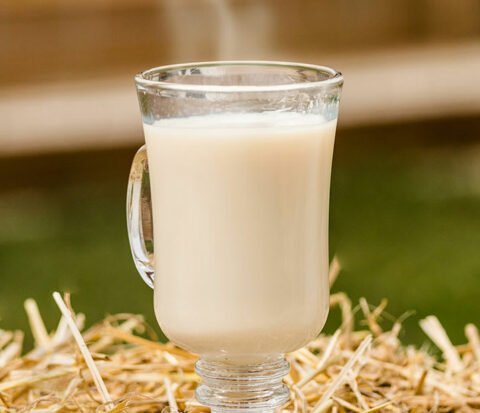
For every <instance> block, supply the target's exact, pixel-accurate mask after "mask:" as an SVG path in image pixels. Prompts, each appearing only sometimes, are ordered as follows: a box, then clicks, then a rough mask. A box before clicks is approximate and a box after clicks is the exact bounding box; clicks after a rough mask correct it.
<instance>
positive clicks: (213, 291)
mask: <svg viewBox="0 0 480 413" xmlns="http://www.w3.org/2000/svg"><path fill="white" fill-rule="evenodd" d="M335 126H336V121H329V122H326V121H323V120H322V118H321V117H319V116H315V115H302V114H296V113H284V114H282V113H262V114H224V115H209V116H204V117H191V118H188V119H185V118H183V119H164V120H160V121H157V122H155V123H154V124H152V125H148V124H145V125H144V131H145V138H146V144H147V153H148V163H149V171H150V186H151V194H152V208H153V221H154V244H155V270H156V271H155V272H156V274H158V276H157V277H156V280H155V289H154V295H155V312H156V315H157V319H158V321H159V324H160V326H161V328H162V330H163V331H164V332H165V334H166V335H167V336H168V337H169V338H170V339H171V340H173V341H174V342H175V343H177V344H178V345H180V346H182V347H184V348H186V349H189V350H191V351H193V352H195V353H199V354H203V355H204V356H207V357H210V358H222V359H225V360H229V361H231V362H258V361H261V360H262V359H263V358H267V357H268V356H271V355H272V354H282V353H285V352H289V351H293V350H295V349H298V348H299V347H301V346H302V345H304V344H306V343H307V342H308V341H310V340H311V339H313V338H314V337H315V336H316V335H317V334H318V333H319V332H320V330H321V329H322V327H323V325H324V323H325V320H326V317H327V313H328V308H329V302H328V300H329V293H328V276H327V272H328V268H327V266H328V231H327V226H328V209H329V208H328V207H329V187H330V185H329V184H330V170H331V163H332V153H333V145H334V136H335ZM212 349H215V351H212Z"/></svg>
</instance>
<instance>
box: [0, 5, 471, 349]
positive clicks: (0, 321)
mask: <svg viewBox="0 0 480 413" xmlns="http://www.w3.org/2000/svg"><path fill="white" fill-rule="evenodd" d="M212 59H270V60H273V59H281V60H298V61H304V62H309V63H317V64H323V65H328V66H332V67H334V68H336V69H339V70H341V71H342V72H343V73H344V75H345V86H344V95H343V100H342V104H341V115H340V120H339V130H338V134H337V142H336V152H335V157H334V158H335V159H334V169H333V177H332V204H331V235H330V238H331V255H332V256H333V254H337V256H338V257H339V259H340V262H341V264H342V267H343V271H342V273H341V275H340V276H339V279H338V280H337V282H336V284H335V287H334V290H335V291H346V292H347V293H348V294H349V295H350V296H351V297H352V299H354V300H356V299H358V297H361V296H365V297H366V298H367V299H368V300H369V301H370V302H371V303H372V304H378V303H379V301H380V300H381V299H382V298H383V297H386V298H388V300H389V306H388V308H387V310H388V311H389V313H391V314H392V315H394V316H400V315H402V314H403V313H405V312H406V311H407V310H415V315H414V316H412V317H410V318H409V319H408V320H407V321H406V332H404V333H403V338H404V339H405V340H406V341H407V342H414V343H418V344H421V343H422V342H423V340H424V336H423V335H422V333H421V331H420V329H419V327H418V325H417V322H418V319H419V317H424V316H426V315H428V314H435V315H437V316H438V317H439V318H440V320H441V322H442V323H443V324H444V325H445V326H446V328H447V330H448V332H449V335H450V336H451V338H452V340H453V341H454V342H459V341H461V340H462V339H463V326H464V325H465V323H467V322H476V323H479V322H480V299H478V296H479V292H480V2H479V1H478V0H457V1H455V2H453V1H450V0H392V1H389V2H385V1H383V0H370V1H368V2H365V1H360V0H336V1H333V0H330V1H323V0H322V1H321V0H298V1H291V0H116V1H113V0H83V1H81V2H74V1H71V0H43V1H41V2H39V1H36V0H23V1H13V0H10V1H8V0H7V1H4V2H2V4H1V6H0V61H1V62H2V63H1V65H0V328H3V329H11V328H22V329H28V324H27V318H26V316H25V315H24V311H23V301H24V300H25V299H26V298H27V297H34V298H35V299H36V300H37V301H38V303H39V305H40V309H41V311H42V314H43V315H44V318H45V321H46V323H47V325H48V326H49V327H50V328H53V327H54V326H55V325H56V322H57V320H58V318H59V314H58V309H57V308H56V307H55V304H54V303H53V300H52V299H51V293H52V291H54V290H59V291H67V290H68V291H71V292H72V293H73V297H72V301H73V305H74V308H75V309H76V310H77V311H82V312H84V313H86V315H87V320H89V321H90V322H91V323H92V322H94V321H98V320H99V319H101V318H102V317H103V316H104V315H105V314H107V313H115V312H138V313H142V314H144V315H145V316H146V317H147V319H148V320H150V321H151V322H152V324H156V323H155V322H154V317H153V311H152V292H151V291H150V290H149V288H148V287H147V286H146V285H145V284H144V283H143V282H142V281H141V279H140V278H139V276H138V275H137V273H136V271H135V269H134V265H133V262H132V259H131V256H130V251H129V247H128V240H127V233H126V225H125V193H126V185H127V178H128V173H129V168H130V162H131V159H132V157H133V154H134V152H135V150H136V149H137V148H138V147H139V146H140V145H141V144H142V142H143V137H142V131H141V122H140V114H139V110H138V107H137V102H136V94H135V88H134V84H133V75H134V74H135V73H137V72H139V71H141V70H143V69H146V68H150V67H153V66H158V65H163V64H168V63H179V62H189V61H198V60H212ZM337 322H338V315H337V314H336V313H334V314H333V316H332V317H331V319H330V321H329V327H328V328H329V329H332V328H333V327H334V326H335V324H336V323H337Z"/></svg>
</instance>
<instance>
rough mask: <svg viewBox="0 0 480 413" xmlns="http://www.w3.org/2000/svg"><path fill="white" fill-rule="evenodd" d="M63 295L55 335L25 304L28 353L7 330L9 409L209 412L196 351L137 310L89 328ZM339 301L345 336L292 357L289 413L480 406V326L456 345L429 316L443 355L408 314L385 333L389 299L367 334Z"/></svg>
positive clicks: (1, 347) (3, 334)
mask: <svg viewBox="0 0 480 413" xmlns="http://www.w3.org/2000/svg"><path fill="white" fill-rule="evenodd" d="M334 278H335V276H333V277H332V281H333V279H334ZM54 298H55V300H56V302H57V304H58V305H59V308H60V310H61V311H62V318H61V319H60V322H59V325H58V328H57V329H56V331H55V332H53V333H52V334H48V333H47V331H46V329H45V326H44V324H43V322H42V319H41V316H40V313H39V311H38V307H37V305H36V303H35V301H33V300H27V302H26V303H25V308H26V311H27V314H28V316H29V320H30V323H31V327H32V332H33V335H34V338H35V342H36V346H35V348H34V349H33V350H32V351H30V352H29V353H27V354H26V355H23V356H21V352H22V338H23V334H22V332H20V331H14V332H9V331H2V330H0V412H110V413H113V412H126V411H128V412H140V411H141V412H160V411H162V409H164V408H165V407H168V408H169V410H170V411H171V412H174V413H175V412H177V411H188V412H192V413H197V412H198V413H200V412H208V409H207V408H205V407H203V406H200V405H199V404H198V403H196V401H195V399H194V389H195V387H196V385H197V384H198V381H199V378H198V376H197V375H196V374H195V372H194V363H195V361H196V357H195V356H194V355H192V354H190V353H188V352H186V351H184V350H182V349H179V348H178V347H176V346H174V345H173V344H171V343H166V344H163V343H159V342H158V341H157V340H156V337H155V335H154V333H153V332H152V331H151V329H150V328H149V327H148V326H147V325H146V324H145V322H144V320H143V318H142V317H141V316H137V315H131V314H118V315H115V316H110V317H107V318H106V319H105V320H103V321H102V322H100V323H98V324H96V325H94V326H93V327H91V328H89V329H87V330H86V331H84V332H83V334H80V333H79V330H80V331H81V330H82V329H83V324H84V317H83V316H82V315H81V314H76V315H75V314H74V313H73V311H72V310H71V307H70V304H69V297H68V296H66V297H65V301H64V300H63V299H62V298H61V297H60V295H58V293H57V294H54ZM331 306H340V308H341V312H342V317H343V323H342V326H341V327H340V328H339V329H338V330H337V332H336V333H335V334H334V335H332V336H325V335H322V336H320V337H319V338H318V339H316V340H314V341H312V342H311V343H310V344H308V345H307V346H306V347H304V348H302V349H301V350H298V351H296V352H294V353H292V354H289V355H288V360H289V362H290V363H291V367H292V368H291V373H290V375H289V376H288V377H286V383H287V384H288V385H289V387H290V389H291V401H290V402H289V403H288V404H287V405H285V406H284V407H283V408H282V410H283V412H285V413H286V412H295V413H297V412H298V413H307V412H308V413H320V412H332V413H337V412H338V413H340V412H364V413H366V412H374V411H378V412H407V411H408V412H453V411H455V412H456V411H458V412H474V411H477V412H478V411H480V340H479V334H478V330H477V328H476V327H474V326H473V325H468V326H467V327H466V329H465V331H466V336H467V339H468V343H467V344H465V345H462V346H459V347H454V346H453V345H452V344H451V342H450V340H449V338H448V336H447V334H446V333H445V331H444V329H443V328H442V326H441V325H440V323H439V321H438V320H437V319H436V318H435V317H433V316H431V317H427V318H426V319H424V320H422V321H421V322H420V325H421V327H422V328H423V330H424V331H425V333H426V334H427V335H428V336H429V337H430V339H431V340H432V341H433V342H434V343H435V344H436V345H437V346H438V347H439V349H440V350H441V351H442V354H443V359H442V361H439V360H437V359H435V358H434V357H432V356H431V355H429V354H428V353H427V352H426V351H425V350H422V349H416V348H414V347H412V346H403V345H402V344H401V343H400V341H399V339H398V334H399V332H400V330H401V320H398V321H396V322H394V323H393V326H392V328H391V329H389V330H388V331H384V330H383V329H382V327H381V326H380V324H379V320H380V319H381V317H382V313H383V312H384V309H385V306H386V302H382V303H381V304H380V305H379V306H378V307H375V308H372V307H371V306H369V305H368V304H367V302H366V301H365V300H363V299H362V300H360V303H359V306H358V309H359V311H361V312H363V315H364V318H365V321H366V323H365V325H367V326H368V327H367V328H365V329H360V330H355V328H354V317H353V310H352V305H351V302H350V300H349V299H348V297H347V296H346V295H345V294H343V293H338V294H334V295H332V296H331ZM145 337H148V338H145ZM85 343H87V344H88V347H87V346H86V345H85Z"/></svg>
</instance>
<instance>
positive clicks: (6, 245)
mask: <svg viewBox="0 0 480 413" xmlns="http://www.w3.org/2000/svg"><path fill="white" fill-rule="evenodd" d="M477 126H478V122H477ZM397 129H398V130H397ZM402 131H403V132H402ZM406 133H408V134H409V135H411V136H410V137H412V136H413V138H414V137H415V133H417V134H422V133H424V131H423V129H422V128H420V129H418V128H417V129H415V128H414V129H413V132H412V130H410V129H404V128H403V129H402V127H399V128H396V129H395V127H385V128H376V129H372V128H365V129H359V130H355V131H340V132H339V133H338V138H337V144H336V153H335V160H334V170H333V177H332V200H331V254H332V255H333V253H335V254H337V255H338V257H339V259H340V262H341V264H342V267H343V270H342V272H341V274H340V276H339V278H338V280H337V282H336V284H335V286H334V289H333V290H334V291H345V292H347V293H348V294H349V295H350V296H351V297H352V299H353V300H354V302H358V298H359V297H366V298H367V299H368V301H369V302H370V303H371V304H378V303H379V302H380V300H381V299H382V298H383V297H387V298H388V300H389V306H388V308H387V311H388V313H389V314H391V315H392V319H390V320H389V319H388V317H387V318H386V320H385V324H386V325H389V324H391V323H392V321H391V320H393V319H394V317H398V316H401V315H402V314H403V313H405V312H406V311H408V310H414V311H415V312H416V313H415V315H414V316H411V317H410V318H409V319H408V320H407V321H406V323H405V327H406V329H405V332H404V333H403V338H404V339H405V340H406V341H408V342H415V343H418V344H420V343H421V342H422V341H423V340H424V339H425V336H424V335H423V333H422V332H421V330H420V328H419V327H418V319H419V318H420V317H424V316H426V315H428V314H435V315H437V316H438V317H439V318H440V320H441V322H442V323H444V325H445V326H446V328H447V330H448V332H449V334H450V336H451V338H452V340H453V341H454V342H461V341H462V340H463V326H464V325H465V323H467V322H476V323H479V321H480V320H479V315H478V314H480V300H478V299H477V295H478V291H479V287H480V254H479V245H480V212H479V211H480V171H479V166H478V165H480V162H479V160H480V149H479V147H480V146H478V144H476V143H475V141H469V142H464V143H462V144H458V142H457V144H456V145H454V144H452V142H448V140H447V142H445V141H442V142H437V141H434V140H432V141H429V142H428V143H425V142H423V143H420V144H419V143H418V142H417V141H416V140H415V139H406V138H405V139H397V138H395V136H396V135H399V136H403V135H404V134H406ZM412 134H413V135H412ZM394 135H395V136H394ZM133 152H134V150H133V149H131V150H130V149H129V150H124V151H120V153H116V154H114V155H112V154H111V153H109V152H105V153H101V154H98V153H97V154H95V155H92V154H89V153H84V154H76V155H68V156H67V155H64V156H55V157H53V158H51V159H50V158H49V159H44V160H37V161H35V163H31V162H30V161H28V160H25V159H21V158H19V159H16V160H9V161H8V162H7V163H3V164H2V165H3V166H2V167H1V168H3V169H2V171H3V172H4V173H3V174H2V176H3V177H4V178H6V180H5V185H3V190H2V191H1V192H0V211H1V213H0V285H1V289H0V327H1V328H3V329H13V328H20V329H24V330H27V329H28V322H27V318H26V316H25V314H24V310H23V306H22V303H23V301H24V300H25V299H26V298H27V297H34V298H35V299H36V300H37V302H38V303H39V306H40V310H41V312H42V315H43V316H44V319H45V322H46V324H47V326H48V328H50V329H53V328H55V326H56V323H57V322H58V319H59V312H58V309H57V308H56V306H55V304H54V302H53V300H52V298H51V293H52V292H53V291H55V290H58V291H70V292H71V293H72V294H73V295H72V303H73V306H74V308H75V310H76V311H78V312H84V313H85V314H86V315H87V321H88V322H89V323H92V322H95V321H98V320H100V319H101V318H102V317H104V315H105V314H112V313H117V312H131V313H141V314H144V315H145V316H146V318H147V320H148V321H149V322H150V323H151V324H153V325H156V323H155V320H154V315H153V307H152V304H153V303H152V291H151V290H150V289H149V288H148V287H147V286H146V285H145V284H144V283H143V282H142V281H141V279H140V277H139V276H138V275H137V274H136V270H135V268H134V265H133V262H132V259H131V256H130V251H129V247H128V240H127V234H126V225H125V191H126V184H127V182H126V177H127V174H128V169H129V163H130V161H131V157H132V156H133ZM72 157H73V158H72ZM72 159H73V160H72ZM92 159H94V160H93V161H92ZM32 165H35V166H34V167H32ZM47 166H48V167H47ZM32 168H33V169H32ZM7 169H8V171H7ZM82 170H83V172H82ZM2 171H0V172H2ZM12 171H13V172H12ZM16 177H17V178H18V179H17V178H16ZM338 323H339V316H338V311H332V315H331V317H330V319H329V321H328V323H327V328H326V330H327V331H332V330H333V329H335V328H336V327H337V326H338ZM28 340H29V343H31V338H30V337H29V338H28Z"/></svg>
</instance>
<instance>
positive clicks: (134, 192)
mask: <svg viewBox="0 0 480 413" xmlns="http://www.w3.org/2000/svg"><path fill="white" fill-rule="evenodd" d="M127 230H128V240H129V242H130V249H131V251H132V256H133V261H134V263H135V266H136V267H137V271H138V272H139V274H140V275H141V277H142V278H143V281H145V282H146V283H147V285H148V286H149V287H151V288H153V283H154V279H155V269H154V254H153V219H152V202H151V193H150V175H149V172H148V158H147V150H146V148H145V145H143V146H142V147H141V148H140V149H139V150H138V151H137V153H136V154H135V156H134V158H133V162H132V168H131V169H130V176H129V179H128V189H127Z"/></svg>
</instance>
